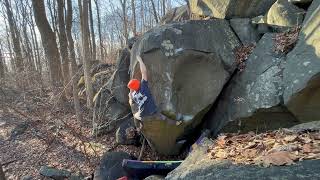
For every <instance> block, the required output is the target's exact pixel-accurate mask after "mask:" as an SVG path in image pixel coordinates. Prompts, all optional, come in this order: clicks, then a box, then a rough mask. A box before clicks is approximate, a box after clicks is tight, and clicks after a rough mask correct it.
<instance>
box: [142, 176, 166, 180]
mask: <svg viewBox="0 0 320 180" xmlns="http://www.w3.org/2000/svg"><path fill="white" fill-rule="evenodd" d="M164 178H165V177H163V176H158V175H152V176H148V177H146V178H145V179H144V180H161V179H164Z"/></svg>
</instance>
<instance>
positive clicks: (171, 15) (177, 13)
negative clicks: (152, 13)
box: [161, 5, 190, 24]
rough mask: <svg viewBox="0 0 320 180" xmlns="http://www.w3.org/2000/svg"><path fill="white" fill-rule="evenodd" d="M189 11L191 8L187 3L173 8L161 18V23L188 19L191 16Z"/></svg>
mask: <svg viewBox="0 0 320 180" xmlns="http://www.w3.org/2000/svg"><path fill="white" fill-rule="evenodd" d="M188 11H189V9H188V6H187V5H185V6H181V7H176V8H173V9H171V10H170V11H168V12H167V13H166V15H165V16H164V17H163V18H162V19H161V24H168V23H172V22H180V21H183V20H188V19H189V18H190V16H189V13H188Z"/></svg>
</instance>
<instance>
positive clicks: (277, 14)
mask: <svg viewBox="0 0 320 180" xmlns="http://www.w3.org/2000/svg"><path fill="white" fill-rule="evenodd" d="M304 14H305V11H304V10H303V9H300V8H298V7H297V6H295V5H294V4H292V3H290V2H288V0H277V1H276V2H275V3H274V4H273V5H272V6H271V8H270V10H269V11H268V13H267V15H266V16H267V23H268V24H269V25H273V26H280V27H293V26H299V25H301V24H302V21H303V18H304Z"/></svg>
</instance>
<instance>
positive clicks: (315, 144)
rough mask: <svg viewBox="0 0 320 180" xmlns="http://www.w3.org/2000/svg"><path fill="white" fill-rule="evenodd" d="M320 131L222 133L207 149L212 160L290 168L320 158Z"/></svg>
mask: <svg viewBox="0 0 320 180" xmlns="http://www.w3.org/2000/svg"><path fill="white" fill-rule="evenodd" d="M319 136H320V132H306V133H300V134H297V133H294V132H286V131H282V130H279V131H273V132H267V133H262V134H255V133H253V132H249V133H247V134H240V135H239V134H231V133H229V134H221V135H220V136H218V138H217V139H216V140H215V141H214V143H213V145H212V146H211V147H210V148H209V150H208V155H209V157H210V158H211V159H215V160H222V159H227V160H231V161H232V162H233V163H235V164H257V165H263V166H270V165H276V166H281V165H291V164H294V162H295V161H298V160H299V161H302V160H305V159H320V140H319Z"/></svg>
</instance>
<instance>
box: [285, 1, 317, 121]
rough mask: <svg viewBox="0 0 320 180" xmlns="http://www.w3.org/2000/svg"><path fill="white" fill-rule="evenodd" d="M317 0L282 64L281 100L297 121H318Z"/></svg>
mask: <svg viewBox="0 0 320 180" xmlns="http://www.w3.org/2000/svg"><path fill="white" fill-rule="evenodd" d="M319 7H320V1H313V3H312V4H311V6H310V8H309V10H308V13H307V15H306V18H305V20H304V23H303V27H302V29H301V32H300V35H299V40H298V43H297V45H296V46H295V48H294V49H293V50H292V51H291V52H290V53H289V54H288V56H287V61H286V63H285V64H284V73H283V78H284V86H285V87H286V88H285V91H284V103H285V104H286V106H287V107H288V109H289V110H290V111H291V112H292V113H293V114H294V115H295V116H296V117H297V118H298V119H299V120H300V121H315V120H320V111H319V109H320V103H319V102H320V60H319V59H320V28H319V24H320V8H319Z"/></svg>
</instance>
